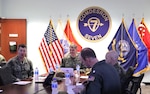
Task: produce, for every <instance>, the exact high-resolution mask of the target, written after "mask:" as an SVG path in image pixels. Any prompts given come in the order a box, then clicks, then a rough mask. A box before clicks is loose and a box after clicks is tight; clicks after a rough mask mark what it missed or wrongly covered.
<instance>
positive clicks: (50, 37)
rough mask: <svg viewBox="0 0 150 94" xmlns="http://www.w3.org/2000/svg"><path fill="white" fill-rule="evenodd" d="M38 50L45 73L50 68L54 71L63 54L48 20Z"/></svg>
mask: <svg viewBox="0 0 150 94" xmlns="http://www.w3.org/2000/svg"><path fill="white" fill-rule="evenodd" d="M39 50H40V54H41V56H42V59H43V62H44V65H45V68H46V71H47V72H48V71H49V69H50V68H52V69H53V70H55V69H56V65H58V66H59V65H60V63H61V59H62V57H63V54H64V53H63V47H62V45H61V44H60V41H59V40H58V38H57V35H56V33H55V31H54V28H53V25H52V20H50V23H49V25H48V27H47V30H46V32H45V33H44V37H43V38H42V42H41V43H40V46H39Z"/></svg>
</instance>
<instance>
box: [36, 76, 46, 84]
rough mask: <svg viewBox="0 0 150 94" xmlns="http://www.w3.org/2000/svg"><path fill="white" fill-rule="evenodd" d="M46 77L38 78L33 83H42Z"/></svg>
mask: <svg viewBox="0 0 150 94" xmlns="http://www.w3.org/2000/svg"><path fill="white" fill-rule="evenodd" d="M45 79H46V77H40V76H39V77H38V80H35V83H43V82H44V81H45Z"/></svg>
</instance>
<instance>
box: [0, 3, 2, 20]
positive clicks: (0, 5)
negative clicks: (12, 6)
mask: <svg viewBox="0 0 150 94" xmlns="http://www.w3.org/2000/svg"><path fill="white" fill-rule="evenodd" d="M1 2H2V1H1V0H0V17H1V16H2V13H1V11H2V4H1Z"/></svg>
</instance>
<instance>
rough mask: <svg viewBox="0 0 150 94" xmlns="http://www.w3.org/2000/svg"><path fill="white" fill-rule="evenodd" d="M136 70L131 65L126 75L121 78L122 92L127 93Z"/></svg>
mask: <svg viewBox="0 0 150 94" xmlns="http://www.w3.org/2000/svg"><path fill="white" fill-rule="evenodd" d="M134 70H135V69H134V68H133V67H132V66H130V67H129V68H128V70H127V71H126V74H125V77H124V78H123V79H121V88H122V94H127V92H128V86H129V84H130V81H131V80H132V77H133V73H134Z"/></svg>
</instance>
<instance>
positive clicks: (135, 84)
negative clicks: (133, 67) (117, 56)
mask: <svg viewBox="0 0 150 94" xmlns="http://www.w3.org/2000/svg"><path fill="white" fill-rule="evenodd" d="M143 77H144V74H141V75H140V76H138V77H132V80H131V88H130V92H131V94H136V93H137V91H138V89H140V94H141V92H142V91H141V82H142V79H143Z"/></svg>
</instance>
